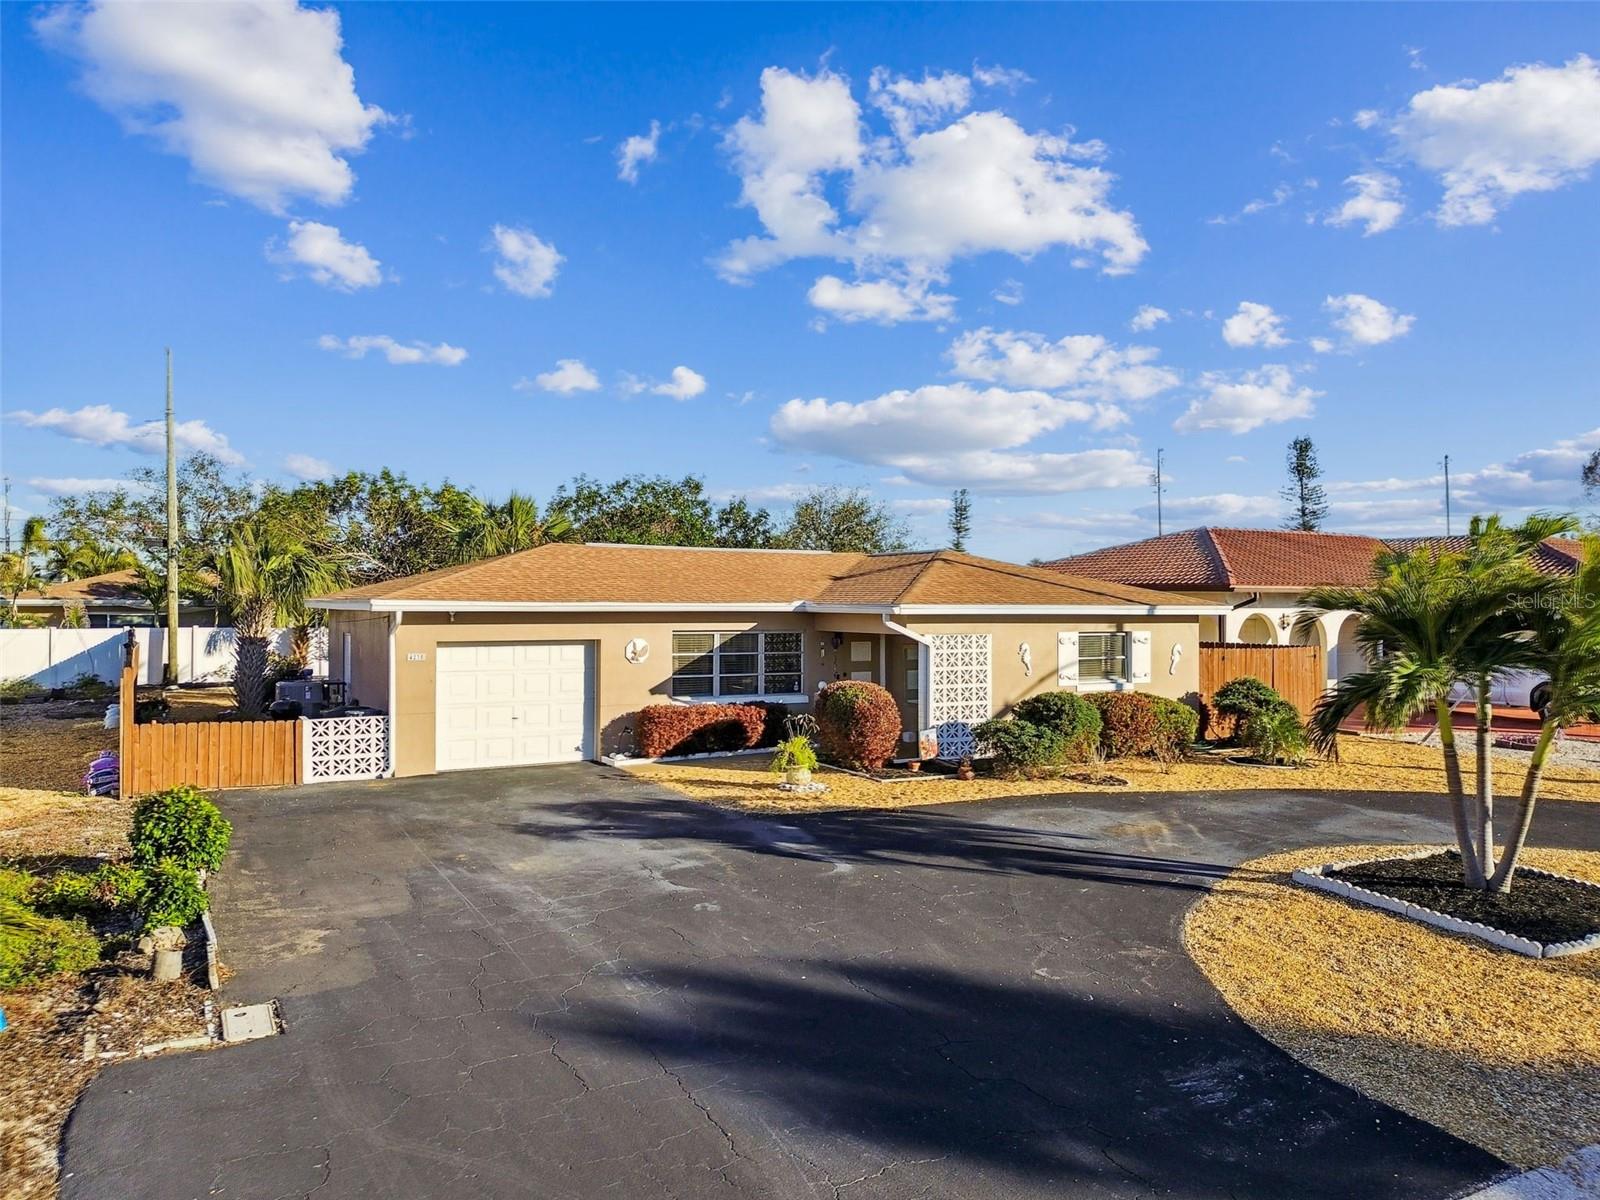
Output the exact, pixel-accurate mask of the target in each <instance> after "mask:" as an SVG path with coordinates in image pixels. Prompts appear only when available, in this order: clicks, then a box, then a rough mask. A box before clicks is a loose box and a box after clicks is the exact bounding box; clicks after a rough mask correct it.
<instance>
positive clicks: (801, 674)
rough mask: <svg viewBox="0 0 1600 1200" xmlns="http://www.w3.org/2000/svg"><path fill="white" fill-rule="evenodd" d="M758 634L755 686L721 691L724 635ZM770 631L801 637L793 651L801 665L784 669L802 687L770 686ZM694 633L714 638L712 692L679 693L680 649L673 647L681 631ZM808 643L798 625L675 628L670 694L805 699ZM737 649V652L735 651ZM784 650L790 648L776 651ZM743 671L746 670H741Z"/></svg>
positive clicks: (740, 700) (698, 700)
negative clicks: (780, 688)
mask: <svg viewBox="0 0 1600 1200" xmlns="http://www.w3.org/2000/svg"><path fill="white" fill-rule="evenodd" d="M752 633H753V634H755V635H756V652H755V654H756V690H755V692H754V693H751V692H736V693H731V694H728V695H724V694H723V691H722V645H723V639H724V638H730V637H737V636H739V635H741V634H752ZM769 633H777V634H791V635H793V636H795V637H797V638H798V639H799V640H800V645H799V648H798V649H797V650H796V651H794V653H795V654H796V656H797V657H798V658H799V659H800V665H799V669H798V670H795V671H793V672H790V671H784V672H782V673H783V674H785V675H789V674H793V675H794V676H796V678H797V679H798V680H799V690H797V691H793V692H771V691H768V690H767V635H768V634H769ZM679 634H682V635H684V636H693V635H696V634H700V635H706V634H709V635H710V636H711V637H712V638H713V639H714V640H713V642H712V645H711V692H710V694H709V695H705V696H681V695H679V694H678V693H677V691H676V690H675V689H676V685H677V678H678V671H677V666H678V663H677V657H678V656H677V651H676V650H675V649H673V647H674V646H675V644H676V639H677V638H678V635H679ZM805 651H806V646H805V633H804V632H803V631H802V630H798V629H674V630H673V631H672V640H671V641H669V642H668V651H667V654H668V658H669V659H671V660H672V661H671V663H670V666H671V667H672V673H671V674H670V675H668V676H667V687H668V691H669V694H670V695H671V697H672V700H673V703H675V704H755V703H758V702H761V701H768V702H773V703H780V702H782V703H794V702H796V701H799V702H804V701H806V700H808V699H810V697H809V696H808V695H807V694H806V691H805V686H806V672H805V666H806V653H805ZM734 653H738V652H737V651H735V652H734ZM774 653H777V654H785V653H788V651H783V650H779V651H774ZM740 674H744V672H740Z"/></svg>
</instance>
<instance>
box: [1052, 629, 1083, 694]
mask: <svg viewBox="0 0 1600 1200" xmlns="http://www.w3.org/2000/svg"><path fill="white" fill-rule="evenodd" d="M1056 652H1057V654H1059V655H1060V658H1059V660H1058V662H1057V666H1056V686H1057V687H1062V688H1076V687H1077V686H1078V635H1077V634H1075V633H1058V634H1056Z"/></svg>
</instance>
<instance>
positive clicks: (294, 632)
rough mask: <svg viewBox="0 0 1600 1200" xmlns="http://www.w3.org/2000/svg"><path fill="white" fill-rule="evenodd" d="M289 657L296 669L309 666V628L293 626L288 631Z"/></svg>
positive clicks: (307, 626)
mask: <svg viewBox="0 0 1600 1200" xmlns="http://www.w3.org/2000/svg"><path fill="white" fill-rule="evenodd" d="M289 657H290V658H292V659H294V662H295V666H297V667H301V668H305V667H309V666H310V665H311V626H309V625H295V626H293V627H292V628H291V629H290V630H289Z"/></svg>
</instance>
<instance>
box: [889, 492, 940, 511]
mask: <svg viewBox="0 0 1600 1200" xmlns="http://www.w3.org/2000/svg"><path fill="white" fill-rule="evenodd" d="M889 505H890V507H892V508H898V509H899V510H900V511H901V512H908V513H929V514H931V513H942V512H944V511H945V510H946V509H948V508H949V507H950V498H949V497H948V496H923V497H920V498H918V499H915V500H912V499H905V500H891V501H889Z"/></svg>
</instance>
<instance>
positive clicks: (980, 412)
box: [771, 383, 1096, 465]
mask: <svg viewBox="0 0 1600 1200" xmlns="http://www.w3.org/2000/svg"><path fill="white" fill-rule="evenodd" d="M1095 415H1096V414H1095V409H1094V406H1093V405H1091V404H1086V403H1084V402H1083V401H1081V400H1068V399H1063V398H1061V397H1059V396H1052V395H1049V394H1048V393H1046V392H1041V391H1008V390H1006V389H1005V388H998V387H992V388H986V389H984V390H982V391H980V390H978V389H977V388H974V387H972V386H971V385H970V384H965V383H955V384H933V385H930V386H928V387H920V388H916V389H914V390H905V389H902V390H900V391H894V392H886V393H884V394H883V395H881V396H879V397H877V398H876V399H873V400H866V401H862V402H860V403H850V402H848V401H844V400H839V401H829V400H825V399H821V398H818V399H814V400H799V399H796V400H790V401H789V402H788V403H786V404H784V405H783V406H782V407H780V408H779V409H778V411H777V412H775V413H773V415H772V421H771V429H772V435H773V437H774V438H775V439H776V440H777V441H778V442H780V443H781V444H783V445H785V446H788V447H790V448H791V449H799V450H808V451H815V452H818V453H823V454H832V455H834V456H835V457H837V458H844V459H849V460H852V461H854V462H873V463H889V464H892V465H901V463H902V462H903V461H904V460H905V458H906V456H907V455H912V456H924V455H926V456H937V455H939V454H942V453H954V452H955V450H954V447H956V446H958V445H959V446H961V447H965V448H969V449H985V450H993V449H1002V448H1008V447H1013V446H1020V445H1022V444H1023V443H1024V442H1027V441H1030V440H1032V439H1033V438H1035V437H1037V436H1038V435H1040V434H1041V433H1048V432H1049V431H1051V430H1053V429H1058V428H1060V427H1061V426H1062V425H1065V424H1066V423H1067V422H1069V421H1084V422H1088V421H1092V420H1094V418H1095Z"/></svg>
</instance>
